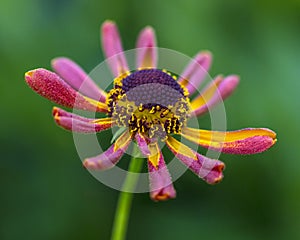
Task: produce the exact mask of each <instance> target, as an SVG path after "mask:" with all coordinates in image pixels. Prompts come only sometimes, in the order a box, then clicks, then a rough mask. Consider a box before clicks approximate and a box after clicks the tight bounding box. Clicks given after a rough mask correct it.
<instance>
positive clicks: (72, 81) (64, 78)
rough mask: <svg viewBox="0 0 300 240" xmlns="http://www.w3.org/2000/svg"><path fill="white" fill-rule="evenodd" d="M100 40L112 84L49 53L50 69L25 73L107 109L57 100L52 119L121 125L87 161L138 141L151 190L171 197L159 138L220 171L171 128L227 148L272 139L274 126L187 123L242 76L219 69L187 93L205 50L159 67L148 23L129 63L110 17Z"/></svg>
mask: <svg viewBox="0 0 300 240" xmlns="http://www.w3.org/2000/svg"><path fill="white" fill-rule="evenodd" d="M102 45H103V50H104V53H105V55H106V57H107V59H108V60H107V61H108V64H109V66H110V69H111V71H112V73H113V75H114V76H115V79H114V87H113V88H112V89H111V90H110V91H109V92H105V91H104V90H102V89H100V88H99V87H98V86H97V85H96V84H95V83H94V82H93V80H92V79H91V78H90V77H89V76H88V75H87V74H86V73H85V72H84V71H83V70H82V69H81V68H80V67H79V66H78V65H77V64H76V63H74V62H73V61H71V60H70V59H68V58H63V57H61V58H56V59H54V60H53V61H52V68H53V69H54V71H55V73H54V72H51V71H48V70H46V69H41V68H40V69H35V70H32V71H29V72H27V73H26V74H25V79H26V82H27V84H28V85H29V86H30V87H31V88H32V89H33V90H34V91H35V92H37V93H38V94H40V95H41V96H43V97H45V98H48V99H49V100H51V101H53V102H55V103H57V104H59V105H62V106H64V107H69V108H76V109H83V110H87V111H96V112H103V113H106V114H107V117H105V118H101V119H91V118H86V117H82V116H79V115H76V114H74V113H69V112H66V111H65V110H63V109H60V108H57V107H54V108H53V116H54V120H55V122H56V123H57V124H58V125H59V126H61V127H63V128H64V129H67V130H71V131H75V132H81V133H95V132H101V131H103V130H106V129H109V128H111V127H112V126H119V127H121V128H124V129H126V130H125V131H124V132H122V134H121V135H120V136H119V137H118V138H117V139H116V141H115V142H114V143H113V144H112V145H111V146H110V147H109V148H108V149H107V150H106V151H104V152H103V153H101V154H100V155H98V156H95V157H91V158H87V159H85V160H84V162H83V165H84V166H85V167H86V168H88V169H100V170H103V169H108V168H111V167H113V166H114V165H115V164H116V163H117V162H118V161H119V160H120V159H121V157H122V155H123V154H124V152H125V151H126V149H127V148H128V146H129V144H130V142H131V141H136V143H137V145H138V146H139V148H140V150H141V153H142V154H144V155H145V156H147V158H148V170H149V180H150V196H151V198H152V199H153V200H166V199H169V198H174V197H175V196H176V192H175V189H174V187H173V184H172V180H171V177H170V174H169V172H168V169H167V167H166V164H165V161H164V158H163V154H162V152H161V150H160V148H159V146H158V141H164V142H165V143H166V145H167V146H168V148H169V149H170V150H171V152H173V153H174V154H175V156H176V157H177V158H178V159H179V160H181V161H182V163H183V164H184V165H186V166H187V167H188V168H189V169H190V170H192V171H193V172H194V173H195V174H197V175H198V176H199V177H200V178H202V179H204V180H205V181H206V182H207V183H209V184H214V183H217V182H219V181H220V180H221V179H222V178H223V169H224V163H223V162H221V161H219V160H216V159H209V158H207V157H205V156H203V155H201V154H200V153H198V152H197V151H194V150H192V149H191V148H189V147H188V146H186V145H184V144H183V143H181V142H179V141H178V140H177V139H176V138H175V137H174V135H181V136H183V137H184V138H186V139H187V140H189V141H191V142H193V143H196V144H198V145H200V146H202V147H204V148H209V149H213V150H215V151H219V152H223V153H230V154H255V153H260V152H263V151H265V150H267V149H268V148H270V147H271V146H272V145H273V144H274V143H275V142H276V134H275V133H274V132H273V131H271V130H269V129H266V128H246V129H241V130H237V131H227V132H221V131H209V130H202V129H195V128H190V127H188V126H187V119H188V118H190V117H194V116H196V117H198V116H201V115H202V114H204V113H206V112H207V111H208V109H209V108H210V107H212V106H214V105H216V104H217V103H218V102H220V101H222V100H224V99H225V98H227V97H228V96H229V95H231V93H232V92H233V91H234V89H235V88H236V86H237V85H238V83H239V77H238V76H236V75H230V76H227V77H223V76H217V77H216V78H215V79H214V81H213V82H212V83H211V84H209V85H208V86H207V87H206V88H205V89H204V90H203V91H202V92H201V94H200V95H198V96H197V97H195V98H194V99H193V100H191V99H190V96H191V95H192V94H193V93H194V92H195V91H196V89H197V88H198V87H199V85H200V84H201V82H202V81H203V79H204V78H205V75H206V74H207V71H208V70H209V68H210V65H211V61H212V56H211V53H210V52H208V51H204V52H200V53H198V54H197V55H196V56H195V57H194V59H193V60H192V61H191V62H190V63H189V64H188V66H187V67H186V69H184V71H183V73H182V74H181V75H179V76H175V75H174V74H172V73H170V72H168V71H167V70H163V69H158V68H157V52H156V50H157V49H156V48H155V47H156V38H155V33H154V30H153V29H152V28H151V27H146V28H144V29H143V30H142V31H141V33H140V34H139V37H138V40H137V49H138V51H137V69H136V70H135V71H131V72H130V71H129V68H128V64H127V61H126V58H125V55H124V53H123V49H122V44H121V40H120V37H119V33H118V29H117V27H116V25H115V24H114V23H113V22H111V21H106V22H105V23H104V24H103V25H102ZM177 77H178V79H177ZM83 85H84V87H82V86H83ZM219 96H221V98H220V97H219Z"/></svg>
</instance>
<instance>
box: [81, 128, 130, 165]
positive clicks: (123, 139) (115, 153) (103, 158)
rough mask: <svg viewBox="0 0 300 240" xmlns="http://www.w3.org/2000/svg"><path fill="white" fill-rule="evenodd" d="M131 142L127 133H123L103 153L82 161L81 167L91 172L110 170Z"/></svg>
mask: <svg viewBox="0 0 300 240" xmlns="http://www.w3.org/2000/svg"><path fill="white" fill-rule="evenodd" d="M130 142H131V135H130V133H129V132H128V131H126V132H125V133H123V134H122V135H121V136H120V137H119V138H118V139H117V141H116V142H115V143H114V144H113V145H111V146H110V147H109V148H108V149H107V150H106V151H105V152H103V153H101V154H100V155H98V156H96V157H92V158H87V159H85V160H84V161H83V166H84V167H86V168H88V169H92V170H105V169H109V168H112V167H113V166H114V165H115V164H117V163H118V161H119V160H120V159H121V157H122V156H123V154H124V153H125V151H126V149H127V148H128V146H129V144H130Z"/></svg>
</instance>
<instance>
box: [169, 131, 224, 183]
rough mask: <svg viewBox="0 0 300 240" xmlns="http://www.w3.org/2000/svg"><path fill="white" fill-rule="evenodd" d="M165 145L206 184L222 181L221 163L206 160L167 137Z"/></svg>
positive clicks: (222, 168) (222, 167)
mask: <svg viewBox="0 0 300 240" xmlns="http://www.w3.org/2000/svg"><path fill="white" fill-rule="evenodd" d="M166 144H167V146H168V147H169V149H170V150H171V151H172V152H173V153H174V155H175V156H176V157H177V158H178V159H179V160H181V161H182V163H183V164H184V165H186V166H187V167H188V168H189V169H190V170H191V171H192V172H194V173H195V174H196V175H198V176H199V177H200V178H202V179H204V180H205V181H206V182H207V183H209V184H215V183H218V182H220V181H221V180H222V178H223V170H224V168H225V165H224V163H223V162H221V161H219V160H215V159H210V158H207V157H205V156H203V155H201V154H199V153H197V152H195V151H193V150H192V149H190V148H189V147H187V146H186V145H184V144H182V143H180V142H179V141H177V140H176V139H175V138H173V137H171V136H169V137H168V139H167V141H166Z"/></svg>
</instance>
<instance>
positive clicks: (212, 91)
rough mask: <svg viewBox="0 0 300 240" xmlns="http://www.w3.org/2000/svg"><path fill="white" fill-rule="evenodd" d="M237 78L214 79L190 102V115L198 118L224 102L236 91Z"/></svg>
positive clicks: (219, 77)
mask: <svg viewBox="0 0 300 240" xmlns="http://www.w3.org/2000/svg"><path fill="white" fill-rule="evenodd" d="M238 83H239V77H238V76H235V75H231V76H228V77H226V78H224V79H223V77H222V76H218V77H216V79H215V80H214V81H213V82H212V83H211V84H210V85H209V86H208V87H206V89H205V90H204V91H203V92H202V93H201V94H200V95H199V96H198V97H196V98H195V99H194V100H193V101H192V102H191V107H192V110H193V111H192V113H191V114H192V115H194V116H200V115H202V114H203V113H206V112H207V111H208V109H209V108H211V107H212V106H214V105H216V104H217V103H219V102H221V101H223V100H225V99H226V98H227V97H228V96H230V95H231V93H232V92H233V91H234V90H235V89H236V87H237V85H238Z"/></svg>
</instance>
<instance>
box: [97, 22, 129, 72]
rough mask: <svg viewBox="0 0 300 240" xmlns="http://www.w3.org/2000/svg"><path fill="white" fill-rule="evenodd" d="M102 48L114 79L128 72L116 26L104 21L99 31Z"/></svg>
mask: <svg viewBox="0 0 300 240" xmlns="http://www.w3.org/2000/svg"><path fill="white" fill-rule="evenodd" d="M101 32H102V34H101V39H102V48H103V51H104V53H105V56H106V58H108V59H107V61H108V64H109V66H110V68H111V71H112V73H113V74H114V76H115V77H118V76H119V75H121V74H124V73H125V72H126V71H128V64H127V61H126V58H125V55H124V52H123V47H122V43H121V38H120V35H119V31H118V28H117V26H116V24H115V23H114V22H112V21H105V22H104V23H103V25H102V29H101Z"/></svg>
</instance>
